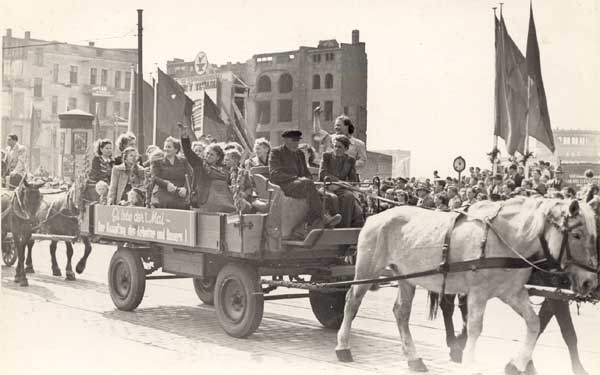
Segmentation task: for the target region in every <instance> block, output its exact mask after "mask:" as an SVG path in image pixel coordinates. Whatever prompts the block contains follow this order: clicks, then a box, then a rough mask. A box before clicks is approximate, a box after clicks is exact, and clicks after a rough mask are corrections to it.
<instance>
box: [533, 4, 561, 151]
mask: <svg viewBox="0 0 600 375" xmlns="http://www.w3.org/2000/svg"><path fill="white" fill-rule="evenodd" d="M526 53H527V57H526V65H527V76H528V79H527V84H528V85H529V135H530V136H532V137H533V138H535V139H537V140H538V141H540V142H541V143H543V144H544V145H546V147H548V148H549V149H550V151H552V152H554V150H555V146H554V137H553V135H552V128H551V127H550V115H549V114H548V103H547V102H546V91H545V90H544V81H543V80H542V68H541V65H540V48H539V45H538V41H537V32H536V30H535V21H534V20H533V8H532V7H531V4H530V6H529V33H528V34H527V52H526Z"/></svg>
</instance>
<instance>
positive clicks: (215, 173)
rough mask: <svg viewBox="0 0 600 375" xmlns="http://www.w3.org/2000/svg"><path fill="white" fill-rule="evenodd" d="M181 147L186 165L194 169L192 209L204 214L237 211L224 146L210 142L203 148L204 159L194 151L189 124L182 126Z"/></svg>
mask: <svg viewBox="0 0 600 375" xmlns="http://www.w3.org/2000/svg"><path fill="white" fill-rule="evenodd" d="M180 130H181V146H182V150H183V154H184V155H185V157H186V159H187V162H188V163H189V165H190V166H191V167H192V169H193V175H194V177H193V182H192V196H191V203H192V206H193V207H196V208H199V209H201V210H202V211H204V212H234V211H235V207H234V205H233V195H232V194H231V191H230V190H229V184H228V182H229V173H228V172H227V170H226V169H225V167H224V166H223V159H224V158H225V154H224V152H223V149H222V148H221V146H219V145H218V144H216V143H211V144H209V145H208V146H206V148H205V149H204V157H202V156H199V155H197V154H196V153H194V151H193V150H192V143H191V141H190V135H191V129H190V127H189V125H180Z"/></svg>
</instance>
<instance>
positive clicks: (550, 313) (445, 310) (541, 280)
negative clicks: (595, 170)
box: [429, 196, 600, 375]
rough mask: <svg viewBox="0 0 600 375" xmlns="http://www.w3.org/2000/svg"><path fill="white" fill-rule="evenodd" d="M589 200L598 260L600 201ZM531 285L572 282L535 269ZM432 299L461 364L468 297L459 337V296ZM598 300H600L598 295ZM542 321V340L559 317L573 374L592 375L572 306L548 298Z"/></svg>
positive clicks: (463, 305) (540, 314)
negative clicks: (581, 349) (456, 316)
mask: <svg viewBox="0 0 600 375" xmlns="http://www.w3.org/2000/svg"><path fill="white" fill-rule="evenodd" d="M588 200H589V202H588V205H589V206H590V207H591V208H592V209H593V210H594V213H595V216H596V252H597V256H598V258H599V259H600V235H598V234H599V233H600V197H598V196H596V197H591V198H588ZM527 283H528V284H533V285H541V286H553V287H560V288H568V287H569V280H568V278H567V277H564V276H562V277H560V276H555V275H550V276H547V275H546V274H545V273H543V272H540V271H538V270H535V269H534V270H533V272H532V275H531V277H530V278H529V281H528V282H527ZM595 293H600V290H599V289H597V290H596V291H595ZM429 297H430V301H429V302H430V305H429V306H430V308H429V316H430V318H433V317H435V312H436V310H437V308H436V306H437V304H438V303H439V307H440V309H441V310H442V314H443V317H444V328H445V331H446V345H447V346H448V348H449V349H450V359H451V360H452V361H453V362H457V363H460V362H461V361H462V355H463V350H464V347H465V343H466V340H467V324H466V323H467V319H466V317H467V306H466V301H467V296H466V295H464V296H460V297H459V301H458V306H459V308H460V310H461V314H462V320H463V328H462V331H461V333H460V335H459V336H458V337H457V336H456V335H455V332H454V324H453V323H454V322H453V321H452V315H453V314H454V307H455V305H454V302H455V299H456V295H454V294H446V295H444V296H443V297H442V298H439V295H438V294H437V293H433V292H432V293H430V295H429ZM596 297H598V295H597V296H596ZM538 317H539V319H540V333H539V335H538V337H539V336H541V335H542V333H543V332H544V330H545V329H546V327H547V326H548V323H550V320H551V319H552V318H553V317H556V322H557V323H558V326H559V328H560V332H561V335H562V338H563V340H564V341H565V344H567V348H568V350H569V356H570V359H571V369H572V370H573V373H574V374H575V375H587V374H588V372H587V371H586V370H585V368H584V367H583V364H582V363H581V359H580V357H579V350H578V348H577V333H576V332H575V327H574V326H573V319H572V317H571V311H570V310H569V302H568V301H565V300H560V299H554V298H545V299H544V301H543V302H542V304H541V307H540V310H539V312H538Z"/></svg>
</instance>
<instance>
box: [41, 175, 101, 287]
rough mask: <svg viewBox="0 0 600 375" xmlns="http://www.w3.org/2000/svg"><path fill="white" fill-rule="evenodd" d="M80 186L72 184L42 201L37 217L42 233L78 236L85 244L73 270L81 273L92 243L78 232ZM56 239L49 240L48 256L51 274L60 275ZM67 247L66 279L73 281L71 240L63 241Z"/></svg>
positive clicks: (80, 199) (80, 198)
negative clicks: (61, 192)
mask: <svg viewBox="0 0 600 375" xmlns="http://www.w3.org/2000/svg"><path fill="white" fill-rule="evenodd" d="M82 202H83V199H82V197H81V187H80V186H79V185H78V184H73V185H72V186H71V188H70V189H69V191H68V192H67V193H66V194H63V195H62V196H61V197H60V198H58V199H56V200H54V201H52V203H50V204H48V203H46V202H44V203H45V204H43V205H42V206H41V207H40V209H39V210H38V212H37V219H38V222H39V223H40V230H41V232H42V233H48V234H56V235H64V236H79V237H80V238H81V239H82V241H83V244H84V246H85V250H84V254H83V256H82V257H81V259H80V260H79V262H78V263H77V266H76V267H75V270H76V271H77V273H79V274H81V273H82V272H83V271H84V270H85V266H86V262H87V258H88V257H89V255H90V253H91V252H92V245H91V243H90V239H89V238H88V237H87V236H81V235H80V233H79V230H80V224H79V217H80V212H81V209H80V207H81V204H82ZM57 244H58V241H54V240H52V241H50V256H51V258H52V275H53V276H62V274H61V270H60V267H59V266H58V262H57V261H56V247H57ZM65 245H66V247H67V265H66V267H65V274H66V279H67V280H69V281H74V280H75V279H76V278H75V273H74V272H73V268H72V265H71V259H72V258H73V244H72V242H71V241H65Z"/></svg>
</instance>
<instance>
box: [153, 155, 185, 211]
mask: <svg viewBox="0 0 600 375" xmlns="http://www.w3.org/2000/svg"><path fill="white" fill-rule="evenodd" d="M186 175H188V177H189V178H191V176H192V170H191V168H190V166H189V165H188V163H187V161H185V159H183V158H180V157H178V156H176V157H175V160H174V162H173V164H171V162H170V161H168V160H167V159H166V158H165V160H160V161H156V162H152V180H153V182H154V189H153V191H152V198H151V203H152V205H153V206H154V207H160V208H175V209H186V208H189V203H187V202H186V200H185V199H183V198H181V197H179V196H178V195H177V193H176V192H172V193H169V191H168V190H167V185H168V184H169V182H170V183H172V184H173V185H175V186H176V187H178V188H179V187H185V188H186V189H187V186H186V180H185V176H186Z"/></svg>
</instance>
